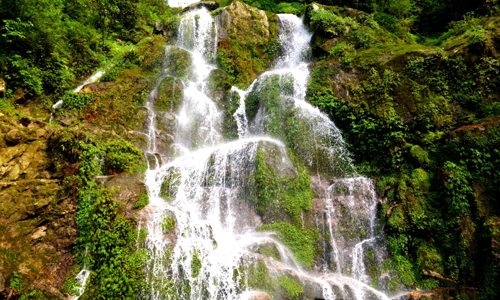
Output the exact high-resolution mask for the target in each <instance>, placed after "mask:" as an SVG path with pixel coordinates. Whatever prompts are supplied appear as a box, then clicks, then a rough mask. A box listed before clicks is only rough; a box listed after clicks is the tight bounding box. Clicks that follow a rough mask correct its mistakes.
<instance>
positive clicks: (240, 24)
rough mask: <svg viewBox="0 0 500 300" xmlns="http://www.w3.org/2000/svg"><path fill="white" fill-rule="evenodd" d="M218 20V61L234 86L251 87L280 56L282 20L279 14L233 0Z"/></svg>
mask: <svg viewBox="0 0 500 300" xmlns="http://www.w3.org/2000/svg"><path fill="white" fill-rule="evenodd" d="M216 21H217V26H218V28H219V33H218V39H219V42H218V48H217V62H218V64H219V65H220V66H221V68H222V70H224V71H225V72H227V73H228V75H229V78H230V82H231V83H232V84H233V85H236V86H239V87H247V86H248V85H249V84H250V83H251V82H252V81H253V80H254V79H256V78H257V76H258V75H259V74H260V73H262V72H264V71H265V70H267V69H268V68H269V66H270V65H271V63H272V62H273V60H274V59H275V58H276V57H277V55H278V48H279V40H277V34H278V18H277V16H276V14H273V13H268V12H265V11H263V10H260V9H257V8H255V7H251V6H249V5H247V4H245V3H242V2H239V1H233V2H232V3H231V4H230V5H229V6H227V7H226V8H225V9H224V10H222V11H221V12H220V13H219V15H218V16H217V17H216ZM277 44H278V47H277Z"/></svg>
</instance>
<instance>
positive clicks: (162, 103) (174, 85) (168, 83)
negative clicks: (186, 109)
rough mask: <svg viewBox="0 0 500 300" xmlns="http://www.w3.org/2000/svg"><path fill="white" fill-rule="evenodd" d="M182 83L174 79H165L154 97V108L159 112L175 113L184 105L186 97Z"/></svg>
mask: <svg viewBox="0 0 500 300" xmlns="http://www.w3.org/2000/svg"><path fill="white" fill-rule="evenodd" d="M183 87H184V86H183V84H182V81H180V80H178V79H175V78H173V77H165V78H164V79H163V80H162V81H161V83H160V85H159V86H158V90H157V93H156V95H155V97H154V102H153V104H154V107H155V110H157V111H163V112H166V111H168V112H174V111H176V110H177V109H178V108H179V106H180V105H181V103H182V99H183V97H184V90H183Z"/></svg>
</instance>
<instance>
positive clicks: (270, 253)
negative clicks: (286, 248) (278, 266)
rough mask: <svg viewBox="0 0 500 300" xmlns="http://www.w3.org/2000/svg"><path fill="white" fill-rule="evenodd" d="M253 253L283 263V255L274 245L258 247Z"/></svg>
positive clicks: (268, 244)
mask: <svg viewBox="0 0 500 300" xmlns="http://www.w3.org/2000/svg"><path fill="white" fill-rule="evenodd" d="M252 251H253V252H256V253H260V254H262V255H265V256H267V257H271V258H274V259H275V260H277V261H281V254H280V252H279V250H278V248H276V245H275V244H273V243H267V244H264V245H260V246H258V247H256V248H255V249H253V250H252Z"/></svg>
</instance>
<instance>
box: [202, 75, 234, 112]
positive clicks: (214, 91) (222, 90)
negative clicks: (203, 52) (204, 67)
mask: <svg viewBox="0 0 500 300" xmlns="http://www.w3.org/2000/svg"><path fill="white" fill-rule="evenodd" d="M207 88H208V95H209V96H210V98H212V99H214V100H215V102H217V103H219V104H224V105H226V106H227V104H228V103H225V101H224V100H225V99H226V97H227V95H228V93H229V91H230V90H231V83H230V82H229V76H228V75H227V73H226V72H224V71H222V70H219V69H214V70H212V71H211V72H210V75H209V79H208V84H207Z"/></svg>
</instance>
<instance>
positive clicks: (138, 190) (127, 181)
mask: <svg viewBox="0 0 500 300" xmlns="http://www.w3.org/2000/svg"><path fill="white" fill-rule="evenodd" d="M98 180H99V181H100V182H101V184H103V185H104V186H105V187H106V188H108V189H110V190H112V191H115V193H114V194H113V198H114V199H115V200H116V201H120V202H122V203H124V204H125V208H126V209H127V210H129V211H131V210H132V209H133V207H134V205H135V203H136V202H137V201H139V199H140V197H141V194H146V195H147V191H146V186H145V185H144V183H143V182H142V181H140V180H139V179H138V178H136V177H134V176H132V175H129V174H120V175H117V176H105V177H101V178H99V179H98Z"/></svg>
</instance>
